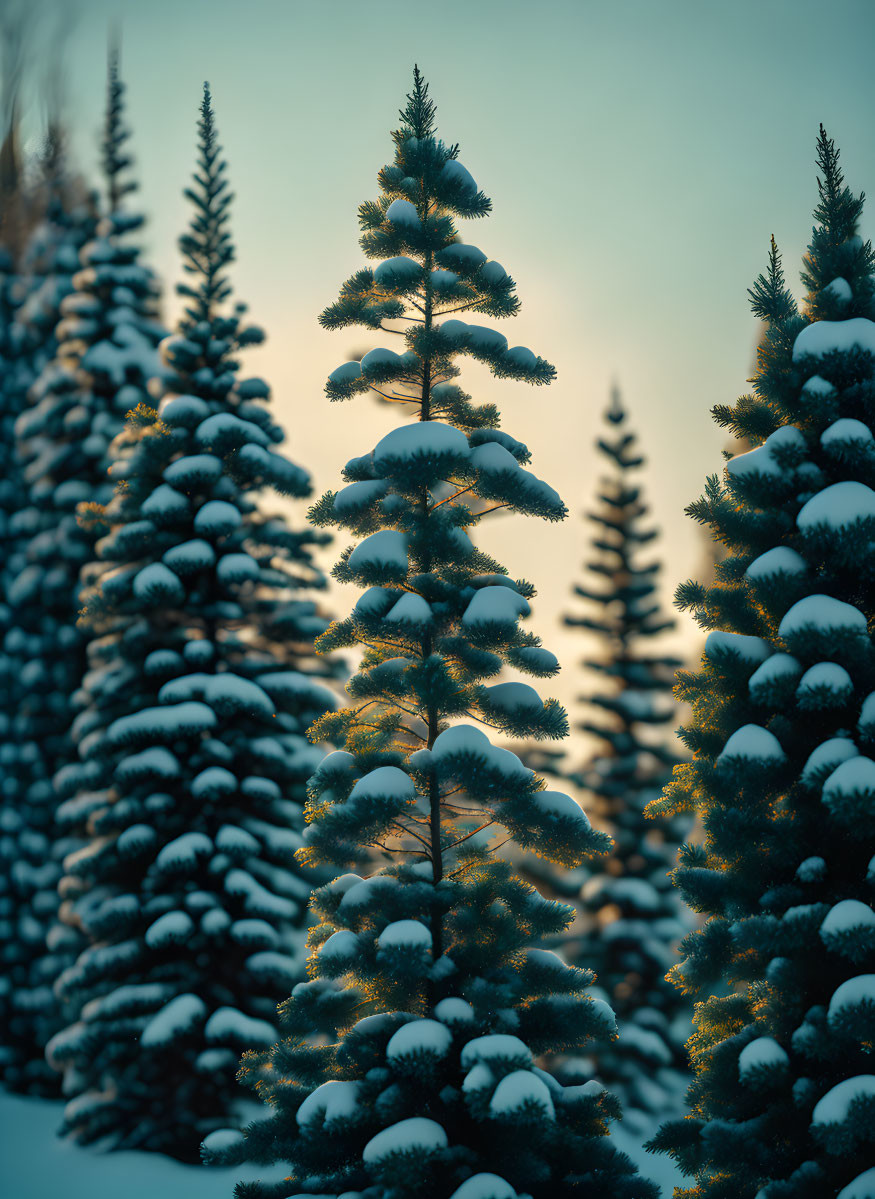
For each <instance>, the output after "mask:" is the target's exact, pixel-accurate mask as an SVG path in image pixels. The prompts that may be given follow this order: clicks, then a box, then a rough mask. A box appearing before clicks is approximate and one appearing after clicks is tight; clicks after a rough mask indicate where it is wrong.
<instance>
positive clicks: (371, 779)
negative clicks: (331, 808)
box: [349, 766, 416, 803]
mask: <svg viewBox="0 0 875 1199" xmlns="http://www.w3.org/2000/svg"><path fill="white" fill-rule="evenodd" d="M415 798H416V787H415V786H414V784H413V780H412V779H411V777H410V775H409V774H405V773H404V771H403V770H401V769H399V767H397V766H378V767H377V769H376V770H371V771H370V772H369V773H368V774H365V775H362V777H361V778H360V779H359V780H358V782H357V783H356V785H355V786H354V787H353V789H352V791H350V793H349V802H350V803H355V802H357V801H359V800H365V801H367V800H369V799H393V800H402V801H403V800H410V799H415Z"/></svg>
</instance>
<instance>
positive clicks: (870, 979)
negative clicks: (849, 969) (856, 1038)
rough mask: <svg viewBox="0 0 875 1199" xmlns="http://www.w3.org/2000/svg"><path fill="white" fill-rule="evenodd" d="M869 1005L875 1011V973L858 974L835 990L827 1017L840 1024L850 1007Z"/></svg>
mask: <svg viewBox="0 0 875 1199" xmlns="http://www.w3.org/2000/svg"><path fill="white" fill-rule="evenodd" d="M864 1004H866V1005H868V1006H869V1007H870V1009H871V1010H872V1012H873V1013H875V974H858V975H857V977H856V978H849V979H848V980H847V981H846V982H843V983H842V984H841V986H839V987H836V989H835V991H833V994H832V998H831V999H830V1001H829V1011H828V1012H827V1019H828V1020H829V1023H830V1024H831V1025H832V1024H840V1023H841V1021H842V1019H843V1018H844V1017H845V1016H846V1014H847V1012H848V1009H849V1008H850V1009H854V1008H859V1007H862V1006H863V1005H864Z"/></svg>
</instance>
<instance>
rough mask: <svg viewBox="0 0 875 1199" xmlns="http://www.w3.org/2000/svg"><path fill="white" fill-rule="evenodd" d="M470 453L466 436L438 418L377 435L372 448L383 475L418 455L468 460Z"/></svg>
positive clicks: (413, 459) (402, 426)
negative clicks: (378, 437)
mask: <svg viewBox="0 0 875 1199" xmlns="http://www.w3.org/2000/svg"><path fill="white" fill-rule="evenodd" d="M363 361H364V360H363ZM469 454H470V449H469V446H468V439H467V437H466V436H465V434H464V433H463V432H462V431H461V430H460V429H457V428H455V426H453V425H447V424H445V423H444V422H443V421H439V420H423V421H416V422H414V423H413V424H409V425H401V426H400V427H399V428H397V429H393V430H392V432H391V433H387V434H386V436H385V437H382V438H380V440H379V441H378V442H377V444H376V446H375V447H374V469H375V470H377V471H378V472H379V473H381V474H382V473H384V472H386V471H391V470H392V468H393V467H397V466H398V464H403V465H407V466H409V465H410V464H411V463H415V462H416V461H417V459H419V458H428V457H431V458H437V457H442V456H452V457H454V458H461V459H464V460H467V458H468V456H469Z"/></svg>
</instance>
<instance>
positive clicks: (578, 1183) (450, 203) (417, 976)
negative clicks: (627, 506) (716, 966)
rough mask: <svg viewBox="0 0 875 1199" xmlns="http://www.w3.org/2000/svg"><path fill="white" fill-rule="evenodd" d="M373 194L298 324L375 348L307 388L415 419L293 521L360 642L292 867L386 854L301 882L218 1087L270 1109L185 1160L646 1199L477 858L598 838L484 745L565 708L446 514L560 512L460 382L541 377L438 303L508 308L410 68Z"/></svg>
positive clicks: (578, 1023) (571, 1032)
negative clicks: (236, 1083) (322, 535)
mask: <svg viewBox="0 0 875 1199" xmlns="http://www.w3.org/2000/svg"><path fill="white" fill-rule="evenodd" d="M393 140H394V144H395V157H394V161H393V162H392V163H391V164H390V165H388V166H386V167H384V168H383V169H382V171H381V172H380V174H379V183H380V189H381V190H380V196H379V199H377V200H376V201H373V202H369V203H365V204H363V205H362V206H361V208H360V210H359V217H360V223H361V228H362V236H361V246H362V249H363V250H364V253H365V256H366V258H367V259H369V260H370V261H371V262H372V263H374V264H375V265H373V266H367V267H364V268H362V269H361V270H359V271H357V272H356V273H355V274H354V275H353V276H352V278H351V279H349V280H348V281H347V282H346V283H345V284H344V285H343V287H342V288H341V293H340V298H339V299H338V300H337V302H336V303H334V304H332V305H330V306H329V307H328V308H327V309H326V310H325V312H324V313H323V314H322V317H321V321H322V324H323V325H324V326H325V327H327V328H345V327H348V326H350V325H364V326H365V327H366V328H371V329H380V330H382V331H383V332H385V333H386V334H387V335H388V336H393V335H394V336H395V337H396V345H397V347H398V348H397V351H396V350H390V349H382V348H380V349H376V350H372V351H370V352H369V353H368V354H366V355H365V356H364V357H363V358H362V359H361V361H356V362H348V363H346V364H344V365H343V366H341V367H340V368H338V369H337V370H335V371H334V372H333V373H332V374H331V375H330V376H329V380H328V385H327V394H328V396H329V398H331V399H334V400H343V399H347V398H351V397H353V396H355V395H361V394H365V393H367V392H368V391H369V390H371V389H373V390H376V391H378V392H379V393H380V394H381V395H383V396H384V397H385V398H386V399H388V400H390V401H392V402H395V403H398V404H400V405H402V407H403V408H404V409H405V410H406V411H407V412H409V413H410V415H411V416H412V417H413V418H414V419H413V420H412V422H411V423H408V424H405V425H402V426H400V427H399V428H396V429H394V430H393V431H392V432H390V433H389V434H388V435H387V436H386V437H384V438H383V439H382V440H381V441H379V442H378V444H377V445H376V447H375V448H374V449H373V450H372V451H370V452H368V453H365V454H364V455H363V456H361V457H359V458H355V459H353V460H352V461H351V462H349V463H347V465H346V467H345V469H344V472H343V475H344V481H345V486H344V487H342V488H341V489H340V490H339V491H337V492H329V493H328V494H326V495H325V496H323V497H322V499H321V500H320V501H319V502H318V503H317V504H316V505H315V506H314V508H313V510H312V513H311V516H312V519H313V520H314V521H315V522H316V523H317V524H320V525H334V526H339V527H341V528H343V529H345V530H347V531H348V532H349V533H351V534H353V535H354V536H355V537H356V539H357V540H356V544H355V546H354V548H352V547H351V548H350V549H347V550H346V551H344V553H343V555H342V557H341V559H340V561H339V563H338V564H337V566H336V567H335V571H334V573H335V577H336V578H337V579H338V580H340V581H342V582H353V583H355V584H357V585H358V586H360V587H361V588H363V589H364V591H363V594H362V596H361V597H360V599H359V600H358V602H357V603H356V605H355V607H354V609H353V612H352V613H351V615H350V616H349V617H347V618H346V619H345V620H341V621H339V622H337V623H335V624H333V625H332V626H331V628H330V629H329V630H328V632H327V633H326V634H325V635H324V636H323V637H322V638H321V639H320V643H319V644H320V648H321V649H323V650H334V649H339V648H343V647H358V648H360V649H361V650H362V652H363V658H362V662H361V668H360V669H359V671H358V672H357V673H356V674H355V676H354V677H353V678H352V680H351V681H350V683H349V684H348V688H347V689H348V692H349V696H350V702H349V704H348V706H346V707H345V708H343V709H341V710H339V711H337V712H332V713H329V714H327V715H326V716H325V717H323V718H322V719H321V720H320V721H319V722H317V724H316V726H315V729H314V730H313V734H312V735H314V736H325V737H328V738H330V739H331V740H333V741H335V742H336V743H340V744H342V745H343V748H342V749H339V750H337V751H336V752H334V753H332V754H329V755H328V757H326V758H325V760H324V762H323V763H322V764H321V765H320V767H319V769H318V770H317V771H316V773H315V774H314V776H313V778H312V779H311V781H310V802H309V806H308V819H309V825H308V828H307V833H306V848H305V849H304V850H303V851H302V852H301V853H299V855H298V856H299V858H301V859H302V860H304V861H308V862H314V863H315V862H330V863H333V864H335V865H338V866H347V865H351V864H355V863H359V862H361V861H362V859H363V858H365V857H366V855H367V853H368V852H371V853H377V854H382V855H384V857H385V861H386V865H385V866H384V868H383V869H382V870H380V871H378V872H377V873H375V874H372V875H371V876H370V877H367V878H362V877H360V876H359V875H357V874H353V873H347V874H343V875H341V876H340V877H338V878H336V879H335V880H334V881H333V882H332V883H330V884H328V885H327V886H324V887H322V888H320V889H319V890H317V891H316V893H315V898H314V911H315V913H316V915H317V916H318V918H319V923H318V925H317V926H316V927H315V928H314V929H313V931H312V932H311V934H310V943H311V946H312V956H311V960H310V974H311V979H310V981H309V982H307V983H302V984H301V985H299V986H298V987H296V988H295V990H294V992H293V993H292V996H291V997H290V999H289V1000H288V1001H287V1002H286V1003H285V1004H284V1005H283V1008H282V1016H283V1022H284V1026H285V1037H284V1039H283V1040H281V1041H279V1042H278V1043H277V1044H276V1045H275V1046H273V1047H272V1049H270V1050H269V1051H268V1052H266V1053H262V1054H256V1055H250V1057H249V1058H248V1059H245V1063H244V1068H243V1072H242V1077H243V1080H244V1081H245V1082H247V1083H248V1084H249V1085H250V1086H253V1087H254V1088H255V1090H256V1091H257V1092H258V1094H259V1095H260V1097H262V1098H263V1099H265V1100H267V1101H268V1102H270V1103H271V1104H272V1105H273V1108H274V1112H273V1115H272V1116H271V1117H270V1118H269V1119H268V1120H266V1121H265V1122H263V1123H261V1122H259V1123H256V1124H253V1125H252V1126H251V1127H250V1128H249V1129H248V1132H247V1135H246V1136H245V1137H243V1136H237V1137H235V1136H234V1135H233V1134H232V1133H230V1132H221V1133H218V1134H217V1135H216V1136H215V1137H213V1138H208V1139H207V1142H206V1144H205V1154H206V1157H207V1160H208V1161H211V1162H217V1161H224V1162H226V1163H227V1162H234V1161H241V1160H245V1159H247V1158H248V1159H251V1160H255V1161H257V1162H262V1163H274V1162H282V1163H287V1167H286V1172H287V1177H286V1179H285V1180H284V1181H282V1182H279V1183H276V1184H240V1185H239V1186H238V1194H239V1195H240V1196H243V1195H246V1196H261V1197H265V1199H267V1197H268V1196H269V1197H270V1199H279V1197H280V1196H288V1195H292V1194H298V1193H300V1192H302V1191H304V1192H307V1193H312V1192H318V1193H320V1194H323V1193H324V1194H330V1195H332V1196H336V1195H339V1194H340V1193H354V1194H362V1195H365V1196H368V1199H390V1197H391V1199H414V1197H416V1199H438V1197H441V1199H444V1197H448V1196H450V1195H452V1196H454V1197H455V1199H475V1197H484V1196H494V1197H498V1196H501V1197H502V1199H513V1197H516V1196H518V1195H519V1196H522V1195H530V1196H533V1197H534V1199H547V1197H548V1196H549V1199H558V1197H560V1196H566V1195H568V1196H570V1195H581V1196H590V1197H593V1199H594V1197H595V1196H602V1197H605V1199H607V1196H613V1197H619V1196H652V1195H654V1194H655V1190H654V1188H653V1187H652V1185H651V1184H650V1183H647V1182H644V1181H643V1180H642V1179H640V1178H639V1177H638V1176H637V1174H636V1173H635V1170H634V1167H633V1166H632V1164H631V1163H630V1162H629V1160H628V1159H626V1158H625V1157H624V1156H623V1155H622V1154H620V1153H618V1152H617V1151H616V1150H615V1149H614V1148H613V1146H612V1143H611V1141H610V1139H609V1138H608V1137H607V1136H606V1135H605V1134H606V1132H607V1130H608V1122H609V1120H610V1119H611V1118H612V1117H614V1116H615V1115H616V1114H617V1111H618V1107H617V1103H616V1101H615V1100H614V1099H613V1098H612V1097H611V1096H610V1095H609V1094H608V1092H606V1091H605V1090H604V1089H603V1088H602V1087H601V1086H600V1085H599V1084H597V1083H590V1084H587V1085H584V1086H573V1087H562V1086H561V1085H560V1084H559V1083H558V1082H557V1081H556V1080H555V1078H553V1076H552V1075H550V1074H548V1073H547V1072H545V1071H543V1070H541V1069H540V1068H539V1067H538V1066H537V1065H536V1064H535V1058H536V1057H538V1056H539V1055H541V1054H544V1053H546V1052H549V1051H552V1050H571V1049H576V1048H578V1047H580V1046H582V1045H584V1044H585V1043H589V1042H590V1040H591V1039H592V1038H597V1039H598V1038H610V1037H611V1036H612V1035H614V1020H613V1015H612V1013H611V1012H610V1009H609V1007H608V1006H607V1005H606V1004H604V1003H602V1002H600V1001H597V1000H594V999H592V998H590V997H588V996H587V995H586V994H585V989H586V987H587V986H588V985H589V983H590V982H591V979H592V975H591V972H590V971H589V970H586V969H574V968H571V967H569V966H567V965H565V963H564V962H563V961H562V960H561V959H560V958H559V957H558V956H556V955H555V954H552V953H549V952H547V951H544V950H541V949H536V948H533V947H532V946H533V944H534V943H535V942H537V941H540V940H542V939H543V938H545V937H547V936H550V935H553V934H556V933H558V932H560V931H561V930H562V929H563V928H565V926H566V925H567V924H568V922H569V920H570V917H571V911H570V909H569V908H567V907H566V906H564V905H562V904H559V903H555V902H550V901H547V900H545V899H543V898H542V897H541V896H540V895H539V894H538V893H537V892H536V891H535V890H534V889H533V888H532V887H531V886H529V885H528V884H526V883H525V882H523V881H522V880H521V879H520V878H519V877H517V876H516V875H514V873H513V872H512V871H511V869H510V867H509V865H508V864H507V863H506V862H504V861H502V860H500V859H499V858H497V857H496V856H495V855H494V853H493V852H492V851H493V849H495V848H497V847H498V845H499V844H501V842H502V841H503V840H504V839H506V838H507V837H511V838H514V839H515V840H516V841H517V842H519V843H520V844H522V845H524V846H527V847H531V848H532V849H534V850H536V851H537V852H539V853H541V854H543V855H544V856H545V857H548V858H550V859H551V860H553V861H554V862H557V863H560V864H564V865H568V866H574V865H576V864H577V863H578V862H580V861H581V860H582V859H583V858H584V857H585V856H587V855H589V854H592V853H599V852H602V851H604V850H605V849H606V847H607V845H608V838H607V837H606V836H605V835H604V834H600V833H597V832H595V831H594V830H593V829H592V828H591V827H590V825H589V822H588V821H587V819H586V817H585V816H584V814H583V812H582V811H581V810H580V808H579V807H578V805H577V804H576V803H575V802H574V801H573V800H572V799H571V798H570V797H569V796H567V795H564V794H561V793H559V792H551V791H547V790H545V789H544V782H543V780H542V779H540V778H538V777H537V776H536V775H535V774H534V773H533V772H532V771H530V770H528V769H527V768H526V767H525V766H523V764H522V763H521V762H520V760H519V758H518V757H516V756H515V755H514V754H513V753H511V752H510V751H509V750H505V749H500V748H496V747H494V746H493V745H492V743H491V741H490V739H489V737H488V736H487V733H486V732H483V731H482V730H481V729H480V728H478V727H477V725H476V724H475V723H474V722H477V724H481V725H483V726H485V727H486V729H488V730H490V731H491V732H493V733H494V734H497V735H499V736H503V735H511V736H514V737H535V738H547V739H550V738H557V737H562V736H564V735H565V732H566V717H565V714H564V712H563V711H562V709H561V708H560V706H559V705H558V703H557V702H556V701H555V700H549V699H548V700H546V701H543V700H542V699H541V698H540V697H539V696H538V694H537V692H536V691H535V690H534V688H532V687H531V686H529V685H528V684H524V683H520V682H505V683H497V684H493V683H491V682H490V680H493V679H494V678H495V677H496V676H497V675H498V674H499V672H500V671H501V670H502V669H503V668H504V667H506V666H507V667H511V668H512V669H513V670H514V671H520V672H523V673H525V674H528V675H530V676H534V677H536V678H549V677H550V676H551V675H553V674H555V672H556V670H557V668H558V667H557V661H556V658H555V657H554V656H553V655H552V654H551V653H549V652H548V651H547V650H545V649H543V648H541V645H540V642H539V640H538V638H537V637H536V636H535V635H534V634H533V633H531V632H528V631H526V630H524V628H523V627H522V626H521V625H520V623H519V621H520V618H521V617H525V616H527V615H528V614H529V612H530V604H529V601H530V600H531V598H532V596H533V595H534V587H533V586H532V585H531V584H530V583H528V582H526V581H524V580H515V579H513V578H512V577H511V576H509V575H508V574H507V573H506V572H505V570H504V568H503V567H502V566H501V565H500V564H499V563H497V562H495V561H494V560H493V559H492V558H491V557H490V556H489V555H488V554H487V553H486V552H485V551H484V550H482V549H480V548H476V547H475V545H474V543H473V541H472V539H471V536H470V535H469V533H470V531H472V530H473V528H474V526H475V525H477V524H479V523H480V521H481V520H483V519H484V518H485V517H486V514H487V511H488V510H492V509H496V508H500V509H504V510H510V511H514V512H518V513H524V514H527V515H533V516H540V517H542V518H544V519H548V520H557V519H561V518H562V517H564V516H565V514H566V509H565V506H564V504H563V503H562V501H561V500H560V498H559V497H558V496H557V494H556V493H555V491H553V489H552V488H551V487H549V486H548V485H547V484H545V483H543V482H542V481H541V480H539V479H538V478H537V477H536V476H535V475H534V474H532V473H531V472H530V471H529V470H528V469H526V466H527V464H528V462H529V458H530V454H529V451H528V449H527V448H526V446H525V445H523V444H522V443H521V442H520V441H518V440H516V439H515V438H514V437H512V436H511V435H509V434H508V433H505V432H503V431H502V430H500V429H499V428H498V427H497V425H498V413H497V410H496V408H495V407H494V405H492V404H476V403H475V402H474V401H473V400H472V398H471V397H470V396H469V395H467V394H466V393H465V392H464V391H463V390H462V388H461V386H460V385H459V383H458V381H457V380H458V376H459V374H460V369H459V365H458V360H459V359H460V358H461V357H463V356H465V355H468V356H470V357H472V358H474V359H475V360H476V361H479V362H482V363H485V364H486V365H487V366H488V367H489V368H490V370H491V371H492V373H493V374H494V375H496V376H497V377H500V378H504V377H506V378H511V379H517V380H521V381H524V382H528V383H531V384H535V385H538V384H545V383H549V382H550V380H551V379H552V378H553V375H554V369H553V367H552V366H550V365H549V363H547V362H546V361H544V359H543V358H539V357H537V356H536V355H535V354H533V353H532V352H531V351H530V350H529V349H527V348H525V347H520V346H517V347H513V348H508V343H507V340H506V339H505V338H504V337H503V336H502V335H501V334H500V333H498V332H496V331H495V330H493V329H491V328H489V327H488V326H484V325H482V324H479V323H478V324H475V323H467V322H465V321H462V320H461V319H459V318H458V317H457V316H456V315H455V314H457V313H460V312H463V313H466V314H467V313H477V314H483V315H486V316H511V315H513V314H515V313H516V311H517V309H518V306H519V302H518V300H517V298H516V293H515V287H514V282H513V279H512V277H511V276H510V275H509V274H507V272H506V271H505V270H504V268H503V267H501V266H500V265H499V264H498V263H497V262H495V261H493V260H490V259H487V257H486V255H485V254H484V253H482V252H481V251H480V250H479V249H477V248H476V247H475V246H473V245H468V244H464V243H462V242H461V241H460V240H459V237H458V233H457V222H458V221H459V220H460V219H467V218H473V217H482V216H484V215H486V214H487V213H488V212H489V211H490V207H491V205H490V201H489V200H488V198H487V197H486V196H485V195H484V193H483V192H482V191H480V190H479V189H478V187H477V185H476V183H475V182H474V180H473V179H472V177H471V175H470V174H469V172H468V171H467V170H466V169H465V168H464V167H463V166H462V165H461V163H460V162H459V160H458V147H456V146H451V145H448V144H446V143H445V142H443V141H441V140H440V139H439V138H438V136H437V133H436V130H435V109H434V105H433V104H432V102H431V100H430V99H429V96H428V89H427V86H426V84H425V83H424V81H423V79H422V76H421V75H420V74H419V72H418V71H415V72H414V88H413V92H412V93H411V95H410V96H409V97H408V102H407V105H406V107H405V108H404V109H403V111H402V112H401V124H400V126H399V128H398V129H397V130H396V131H395V132H394V133H393Z"/></svg>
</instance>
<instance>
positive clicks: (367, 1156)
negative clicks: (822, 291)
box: [362, 200, 447, 1165]
mask: <svg viewBox="0 0 875 1199" xmlns="http://www.w3.org/2000/svg"><path fill="white" fill-rule="evenodd" d="M395 203H396V204H397V203H398V201H397V200H396V201H395ZM446 1147H447V1134H446V1133H445V1132H444V1130H443V1129H442V1128H441V1126H440V1124H438V1123H436V1122H435V1121H434V1120H426V1119H425V1117H423V1116H413V1117H411V1118H410V1119H409V1120H401V1121H399V1122H398V1123H397V1124H392V1125H390V1126H389V1128H384V1129H383V1131H382V1132H378V1133H377V1135H376V1136H375V1137H371V1139H370V1140H369V1141H368V1143H367V1144H366V1145H365V1147H364V1149H363V1150H362V1161H363V1162H364V1163H365V1165H372V1164H373V1163H374V1162H379V1161H383V1160H384V1159H385V1158H387V1157H392V1156H393V1155H394V1154H396V1153H434V1152H437V1151H439V1150H441V1149H445V1148H446Z"/></svg>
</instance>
